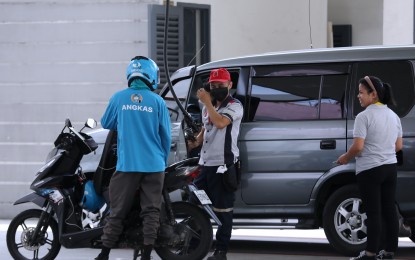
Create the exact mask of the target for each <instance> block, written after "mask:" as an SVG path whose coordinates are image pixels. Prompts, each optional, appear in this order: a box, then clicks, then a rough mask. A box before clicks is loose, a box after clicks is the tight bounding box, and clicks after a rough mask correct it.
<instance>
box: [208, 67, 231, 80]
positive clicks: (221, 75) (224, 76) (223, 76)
mask: <svg viewBox="0 0 415 260" xmlns="http://www.w3.org/2000/svg"><path fill="white" fill-rule="evenodd" d="M230 80H231V75H230V74H229V71H228V70H227V69H224V68H220V69H215V70H212V71H211V72H210V77H209V81H208V82H209V83H211V82H215V81H216V82H227V81H230Z"/></svg>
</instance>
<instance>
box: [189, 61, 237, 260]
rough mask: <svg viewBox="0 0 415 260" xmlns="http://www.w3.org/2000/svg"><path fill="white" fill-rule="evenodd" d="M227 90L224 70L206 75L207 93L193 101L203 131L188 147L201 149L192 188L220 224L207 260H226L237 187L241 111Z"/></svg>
mask: <svg viewBox="0 0 415 260" xmlns="http://www.w3.org/2000/svg"><path fill="white" fill-rule="evenodd" d="M231 88H232V81H231V76H230V74H229V72H228V71H227V70H226V69H224V68H220V69H215V70H212V71H211V72H210V77H209V89H208V90H210V91H207V90H205V89H203V88H201V89H199V90H198V91H197V97H198V98H199V100H200V102H202V103H203V105H204V107H203V109H202V122H203V128H202V130H201V131H200V133H199V134H198V135H197V137H196V141H195V142H193V143H189V148H190V149H191V148H193V147H198V146H200V145H202V149H201V151H200V160H199V164H200V165H201V166H202V171H201V173H200V175H199V176H198V178H197V179H196V180H195V184H196V186H198V188H200V189H204V190H205V191H206V193H207V194H208V195H209V198H210V199H211V200H212V206H213V210H214V211H215V213H216V215H217V216H218V218H219V220H220V221H221V222H222V226H219V228H218V230H217V232H216V247H215V251H214V253H213V254H212V255H211V256H210V257H208V258H207V259H208V260H226V253H227V251H228V247H229V241H230V239H231V234H232V222H233V217H232V214H233V203H234V200H235V191H236V189H237V186H238V183H237V179H238V178H237V177H236V176H237V167H236V166H235V164H236V163H237V162H238V157H239V149H238V147H237V139H238V135H239V127H240V125H241V120H242V116H243V107H242V104H241V103H240V102H239V101H238V100H237V99H234V98H233V97H232V96H231V95H230V94H229V90H230V89H231ZM209 92H210V93H209ZM229 177H231V178H229Z"/></svg>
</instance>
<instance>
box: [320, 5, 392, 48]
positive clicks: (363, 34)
mask: <svg viewBox="0 0 415 260" xmlns="http://www.w3.org/2000/svg"><path fill="white" fill-rule="evenodd" d="M395 2H397V1H395ZM328 20H329V21H331V22H333V25H342V24H351V25H352V45H354V46H359V45H379V44H382V43H383V28H382V27H383V0H364V1H362V0H347V1H344V0H328Z"/></svg>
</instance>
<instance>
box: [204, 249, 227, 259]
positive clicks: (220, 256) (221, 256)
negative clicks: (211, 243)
mask: <svg viewBox="0 0 415 260" xmlns="http://www.w3.org/2000/svg"><path fill="white" fill-rule="evenodd" d="M207 260H227V258H226V251H220V250H215V251H214V252H213V254H212V255H211V256H209V257H208V258H207Z"/></svg>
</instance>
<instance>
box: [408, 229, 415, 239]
mask: <svg viewBox="0 0 415 260" xmlns="http://www.w3.org/2000/svg"><path fill="white" fill-rule="evenodd" d="M409 239H411V240H412V242H414V243H415V226H412V227H411V235H410V236H409Z"/></svg>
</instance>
